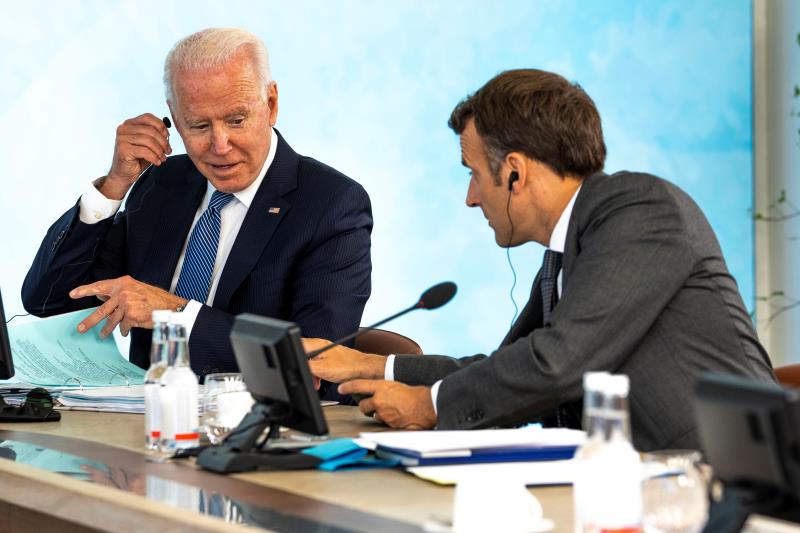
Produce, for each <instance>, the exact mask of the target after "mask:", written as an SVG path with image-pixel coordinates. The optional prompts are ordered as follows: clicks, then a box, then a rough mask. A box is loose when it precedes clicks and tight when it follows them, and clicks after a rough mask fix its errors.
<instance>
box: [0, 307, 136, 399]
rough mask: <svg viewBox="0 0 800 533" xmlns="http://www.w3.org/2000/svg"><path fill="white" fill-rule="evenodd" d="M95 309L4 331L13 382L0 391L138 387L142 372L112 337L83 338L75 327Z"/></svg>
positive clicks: (1, 384) (95, 334)
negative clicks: (34, 387)
mask: <svg viewBox="0 0 800 533" xmlns="http://www.w3.org/2000/svg"><path fill="white" fill-rule="evenodd" d="M94 310H95V309H94V308H93V309H84V310H82V311H76V312H74V313H66V314H63V315H56V316H52V317H49V318H45V319H40V320H34V321H31V322H26V323H20V324H12V325H10V326H9V327H8V336H9V344H10V345H11V353H12V356H13V359H14V372H15V373H14V378H13V379H11V380H8V381H0V387H20V388H24V387H30V386H31V385H35V386H39V387H45V388H47V389H49V390H51V391H53V390H60V389H64V388H80V387H84V388H85V387H107V386H109V385H141V384H142V383H143V382H144V374H145V371H144V369H142V368H139V367H138V366H136V365H134V364H133V363H130V362H129V361H128V360H127V359H125V358H124V357H123V356H122V354H121V353H120V351H119V348H117V343H116V342H114V339H113V338H112V337H108V338H105V339H101V338H100V337H99V336H98V332H99V331H100V325H98V326H95V327H94V328H92V329H91V330H89V331H87V332H86V333H78V331H77V329H76V328H77V326H78V324H79V323H80V322H81V320H83V319H84V318H86V317H87V316H88V315H89V314H90V313H92V312H93V311H94Z"/></svg>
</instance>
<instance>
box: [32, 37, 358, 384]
mask: <svg viewBox="0 0 800 533" xmlns="http://www.w3.org/2000/svg"><path fill="white" fill-rule="evenodd" d="M164 85H165V91H166V96H167V104H168V106H169V109H170V112H171V115H172V119H173V121H174V123H175V127H176V129H177V131H178V133H179V134H180V136H181V138H182V139H183V142H184V145H185V146H186V152H187V153H186V154H185V155H171V154H172V147H171V146H170V141H169V137H170V135H169V129H168V127H169V121H168V120H166V119H165V120H162V119H159V118H158V117H156V116H155V115H153V114H150V113H145V114H142V115H139V116H137V117H135V118H131V119H128V120H126V121H125V122H123V123H122V124H121V125H120V126H119V127H118V128H117V132H116V140H115V143H114V156H113V159H112V163H111V168H110V170H109V171H108V174H107V175H105V176H103V177H100V178H98V179H96V180H95V181H94V182H93V183H92V184H91V186H89V187H87V189H86V191H85V192H84V193H83V195H82V196H81V198H80V200H79V201H78V202H77V204H76V205H75V206H73V207H72V208H71V209H70V210H69V211H67V212H66V213H65V214H64V215H63V216H62V217H61V218H59V219H58V220H57V221H56V222H55V223H54V224H53V225H52V226H51V227H50V229H49V230H48V232H47V235H46V236H45V239H44V241H43V243H42V246H41V248H40V249H39V252H38V253H37V255H36V258H35V260H34V262H33V265H32V266H31V269H30V271H29V272H28V275H27V277H26V279H25V283H24V285H23V288H22V298H23V302H24V304H25V307H26V309H27V310H28V311H29V312H31V313H33V314H35V315H38V316H47V315H53V314H57V313H64V312H67V311H73V310H76V309H84V308H88V307H91V306H95V305H98V304H99V307H98V308H97V310H96V311H94V312H93V313H91V314H90V315H89V316H88V317H87V318H85V319H84V320H83V321H82V322H80V323H79V324H77V325H76V327H77V329H78V331H79V332H81V333H84V332H87V331H89V330H90V329H91V328H92V327H93V326H95V325H96V324H99V323H103V325H102V329H100V332H99V334H100V336H102V337H105V336H108V335H110V334H111V333H112V331H113V330H114V328H116V327H119V328H120V331H121V332H122V334H123V335H127V334H128V332H131V334H132V339H131V352H130V358H131V361H132V362H134V363H136V364H138V365H139V366H142V367H145V366H147V363H148V360H147V359H148V348H149V338H150V331H149V329H148V328H151V327H152V323H151V320H150V317H151V312H152V311H153V310H154V309H172V310H175V311H181V312H183V313H186V314H188V315H189V318H190V321H189V322H190V324H191V325H190V327H189V346H190V351H191V355H192V367H193V368H194V370H195V372H197V373H198V374H201V375H204V374H208V373H211V372H224V371H231V370H235V369H236V363H235V360H234V357H233V353H232V348H231V345H230V342H229V340H228V334H229V332H230V329H231V326H232V324H233V318H234V316H235V315H236V314H239V313H243V312H249V313H256V314H259V315H266V316H272V317H276V318H280V319H285V320H291V321H293V322H297V323H298V324H299V325H300V327H301V328H302V330H303V333H304V334H305V335H308V336H312V337H323V338H337V337H340V336H343V335H345V334H347V333H349V332H351V331H353V330H355V329H356V328H357V327H358V325H359V322H360V320H361V314H362V312H363V309H364V305H365V303H366V301H367V298H368V297H369V294H370V272H371V263H370V232H371V230H372V214H371V207H370V202H369V197H368V196H367V194H366V192H365V191H364V189H363V188H362V187H361V186H360V185H359V184H357V183H356V182H355V181H353V180H351V179H350V178H348V177H346V176H344V175H343V174H341V173H339V172H337V171H336V170H334V169H332V168H331V167H328V166H326V165H324V164H322V163H320V162H318V161H316V160H314V159H311V158H309V157H305V156H301V155H298V154H297V153H295V152H294V151H293V150H292V148H291V147H290V146H289V145H288V144H287V143H286V141H285V140H284V139H283V137H282V136H281V135H280V134H279V133H278V132H277V131H276V130H275V129H274V128H273V127H274V125H275V123H276V121H277V118H278V86H277V84H276V83H275V82H274V81H273V80H272V79H271V77H270V72H269V59H268V55H267V50H266V48H265V46H264V45H263V43H262V42H261V41H260V40H259V39H258V38H257V37H255V36H254V35H252V34H250V33H248V32H245V31H243V30H237V29H207V30H204V31H201V32H198V33H195V34H193V35H190V36H188V37H186V38H184V39H182V40H181V41H179V42H178V43H177V44H176V45H175V46H174V48H173V49H172V50H171V51H170V53H169V54H168V55H167V58H166V61H165V64H164ZM126 197H127V201H126V203H125V208H124V210H120V205H121V204H122V200H123V199H124V198H126Z"/></svg>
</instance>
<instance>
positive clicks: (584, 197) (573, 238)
mask: <svg viewBox="0 0 800 533" xmlns="http://www.w3.org/2000/svg"><path fill="white" fill-rule="evenodd" d="M602 176H605V174H604V173H602V172H598V173H597V174H593V175H591V176H589V177H588V178H586V179H585V180H584V182H583V185H582V186H581V190H580V191H579V192H578V197H577V198H575V205H574V206H573V208H572V215H571V216H570V217H569V225H568V226H567V237H566V240H565V241H564V257H563V259H562V261H561V271H562V273H563V276H562V278H561V294H559V295H558V296H559V299H561V297H563V293H565V292H566V290H567V285H568V282H569V278H570V276H571V275H572V270H573V265H574V264H575V257H576V256H577V255H578V253H580V246H579V244H578V231H579V228H580V227H582V225H583V222H582V218H583V216H584V215H583V213H587V212H589V211H590V209H589V207H588V202H590V201H591V198H592V192H591V191H592V189H593V188H594V187H595V186H596V185H597V183H598V182H599V181H600V179H599V178H600V177H602Z"/></svg>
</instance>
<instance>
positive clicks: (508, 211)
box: [506, 189, 519, 334]
mask: <svg viewBox="0 0 800 533" xmlns="http://www.w3.org/2000/svg"><path fill="white" fill-rule="evenodd" d="M512 192H513V191H512V190H511V189H509V190H508V201H507V202H506V216H507V217H508V223H509V224H510V225H511V234H510V235H509V236H508V245H507V246H506V259H507V260H508V266H509V268H511V275H512V276H514V281H513V282H512V283H511V290H510V291H509V293H508V295H509V297H510V298H511V304H512V305H513V306H514V316H513V318H512V319H511V324H509V325H508V333H509V334H510V333H511V328H512V327H513V326H514V322H515V321H516V320H517V315H518V314H519V307H517V302H516V300H514V288H515V287H516V286H517V271H516V270H514V265H513V263H511V242H512V240H513V239H514V221H513V220H512V219H511V193H512Z"/></svg>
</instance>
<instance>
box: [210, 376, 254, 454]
mask: <svg viewBox="0 0 800 533" xmlns="http://www.w3.org/2000/svg"><path fill="white" fill-rule="evenodd" d="M252 406H253V397H252V396H251V395H250V392H249V391H248V390H247V387H246V386H245V384H244V381H243V380H242V375H241V374H238V373H235V372H231V373H225V374H209V375H207V376H206V380H205V387H204V390H203V420H202V425H203V430H204V431H205V434H206V436H208V440H209V441H210V442H211V444H219V443H220V442H222V440H223V439H224V438H225V437H226V436H227V435H228V433H230V432H231V430H233V428H235V427H236V426H237V425H239V422H241V421H242V418H244V416H245V415H246V414H247V413H249V412H250V409H251V408H252Z"/></svg>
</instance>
